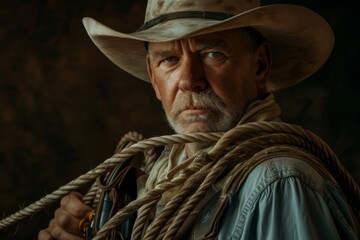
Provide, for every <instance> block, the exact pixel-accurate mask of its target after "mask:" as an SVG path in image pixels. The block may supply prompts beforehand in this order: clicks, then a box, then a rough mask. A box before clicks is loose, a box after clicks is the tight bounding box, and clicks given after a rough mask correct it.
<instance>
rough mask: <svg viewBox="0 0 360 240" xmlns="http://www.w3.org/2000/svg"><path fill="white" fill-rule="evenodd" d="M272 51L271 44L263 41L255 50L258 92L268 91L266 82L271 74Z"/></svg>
mask: <svg viewBox="0 0 360 240" xmlns="http://www.w3.org/2000/svg"><path fill="white" fill-rule="evenodd" d="M271 56H272V53H271V47H270V44H269V43H267V42H264V43H262V44H261V45H260V46H259V47H258V48H257V49H256V51H255V61H256V63H255V66H256V82H257V88H258V93H259V94H262V93H266V82H267V80H268V78H269V75H270V70H271V62H272V58H271Z"/></svg>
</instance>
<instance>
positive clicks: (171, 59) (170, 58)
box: [162, 56, 178, 63]
mask: <svg viewBox="0 0 360 240" xmlns="http://www.w3.org/2000/svg"><path fill="white" fill-rule="evenodd" d="M177 60H178V58H177V57H175V56H171V57H167V58H164V59H163V60H162V62H165V63H173V62H176V61H177Z"/></svg>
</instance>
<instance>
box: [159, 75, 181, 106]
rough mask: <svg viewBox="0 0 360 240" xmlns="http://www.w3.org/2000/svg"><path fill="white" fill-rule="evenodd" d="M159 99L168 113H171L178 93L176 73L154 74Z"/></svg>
mask: <svg viewBox="0 0 360 240" xmlns="http://www.w3.org/2000/svg"><path fill="white" fill-rule="evenodd" d="M154 76H155V82H156V85H157V89H158V94H159V97H160V98H161V99H160V100H161V102H162V105H163V107H164V110H165V111H166V112H169V111H170V109H171V106H172V104H173V101H174V99H175V97H176V93H177V81H176V75H175V74H174V73H166V72H164V71H156V72H154Z"/></svg>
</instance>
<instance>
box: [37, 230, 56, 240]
mask: <svg viewBox="0 0 360 240" xmlns="http://www.w3.org/2000/svg"><path fill="white" fill-rule="evenodd" d="M38 240H55V239H54V238H53V237H52V236H51V234H50V232H49V231H48V230H47V229H43V230H41V231H40V232H39V234H38Z"/></svg>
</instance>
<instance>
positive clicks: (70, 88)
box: [0, 0, 360, 239]
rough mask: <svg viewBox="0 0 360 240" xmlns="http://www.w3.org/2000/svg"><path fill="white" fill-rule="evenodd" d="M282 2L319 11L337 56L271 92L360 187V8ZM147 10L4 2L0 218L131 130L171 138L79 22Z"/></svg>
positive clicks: (20, 230)
mask: <svg viewBox="0 0 360 240" xmlns="http://www.w3.org/2000/svg"><path fill="white" fill-rule="evenodd" d="M273 2H275V1H267V3H273ZM277 2H279V1H277ZM282 2H283V3H295V4H303V5H305V6H308V7H310V8H312V9H314V10H316V11H317V12H319V13H320V14H321V15H323V16H324V17H325V18H326V19H327V20H328V21H329V23H330V25H331V26H332V27H333V29H334V32H335V35H336V46H335V49H334V52H333V54H332V56H331V58H330V59H329V61H328V62H327V63H326V65H325V66H324V67H323V68H322V69H321V70H320V71H319V72H318V73H317V74H315V75H314V76H313V77H311V78H310V79H308V80H306V81H304V82H303V83H301V84H299V85H298V86H296V87H292V88H290V89H288V90H286V91H282V92H279V93H277V94H276V98H277V99H278V100H279V103H280V105H281V106H282V108H283V112H284V113H283V118H284V119H285V120H286V121H289V122H292V123H296V124H300V125H303V126H304V127H306V128H308V129H310V130H312V131H314V132H315V133H317V134H318V135H319V136H321V137H322V138H323V139H325V140H326V141H327V142H328V143H329V145H330V146H331V147H333V149H334V150H335V151H336V152H337V154H338V155H339V157H340V158H341V160H342V162H343V163H344V165H345V166H346V167H347V168H348V169H349V171H350V172H351V173H352V174H353V175H354V177H355V179H356V180H357V181H358V182H360V173H359V165H360V161H359V158H360V142H359V137H358V136H359V133H360V126H359V120H360V110H359V107H358V106H357V105H358V102H359V101H358V94H357V91H358V89H359V86H360V83H359V77H358V75H357V70H358V65H359V61H358V59H359V55H360V51H359V48H360V45H359V44H358V42H359V41H360V36H359V29H360V27H359V20H358V18H357V16H358V15H357V14H358V10H357V9H356V7H355V4H354V3H352V4H349V3H348V4H347V5H345V4H343V3H337V4H335V2H338V1H333V0H331V1H329V0H327V1H325V0H320V1H315V3H314V1H310V0H309V1H282ZM354 2H355V1H354ZM144 7H145V1H144V0H132V1H130V0H128V1H124V0H123V1H115V0H107V1H106V0H104V1H95V0H91V1H86V0H77V1H72V0H67V1H65V0H63V1H44V0H38V1H25V0H13V1H6V2H3V3H2V6H1V8H0V20H1V25H0V47H1V48H0V50H1V52H0V54H1V57H0V139H1V141H0V213H1V216H7V215H9V214H11V213H14V212H15V211H17V210H19V209H20V208H21V207H25V206H27V205H28V204H29V203H32V202H34V201H36V200H38V199H39V198H40V197H42V196H44V195H45V194H47V193H50V192H52V191H54V190H55V189H57V188H58V187H60V186H62V185H64V184H65V183H67V182H69V181H70V180H72V179H74V178H76V177H77V176H79V175H80V174H81V173H85V172H87V171H88V170H90V169H91V168H93V167H95V166H96V165H97V164H99V163H100V162H101V161H103V160H105V159H106V158H107V157H110V156H111V155H112V153H113V150H114V147H115V145H116V143H117V141H118V140H119V138H120V137H121V136H122V135H123V134H125V133H127V132H128V131H133V130H136V131H139V132H142V133H143V134H144V135H145V137H151V136H155V135H162V134H168V133H171V131H170V130H169V128H168V127H167V124H166V122H165V121H164V117H163V113H162V109H161V106H160V104H159V103H158V101H157V100H155V95H154V93H153V92H152V89H151V87H150V85H149V84H147V83H145V82H142V81H139V80H136V79H134V78H133V77H131V76H129V75H127V74H125V73H124V72H122V71H121V70H120V69H118V68H117V67H115V66H114V65H113V64H112V63H110V61H109V60H108V59H106V58H105V57H104V56H103V55H102V54H101V53H100V52H99V50H98V49H97V48H96V47H95V46H94V45H93V44H92V42H91V40H90V39H89V37H88V36H87V34H86V32H85V30H84V28H83V26H82V23H81V18H82V17H84V16H91V17H94V18H95V19H97V20H99V21H101V22H103V23H105V24H107V25H109V26H112V27H113V28H115V29H118V30H122V31H129V32H130V31H132V30H134V29H136V28H137V27H139V26H140V25H141V23H142V19H143V10H144ZM54 208H55V206H52V207H49V208H48V210H44V211H42V212H40V213H39V214H37V215H35V216H34V217H33V218H31V219H27V220H24V221H22V222H21V223H20V224H19V225H15V226H14V227H13V228H9V229H7V230H6V231H3V232H1V233H0V239H35V238H36V234H37V232H38V231H39V229H41V228H44V227H46V225H47V222H48V220H49V219H50V218H51V217H52V211H53V209H54ZM14 232H16V235H13V233H14Z"/></svg>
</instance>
